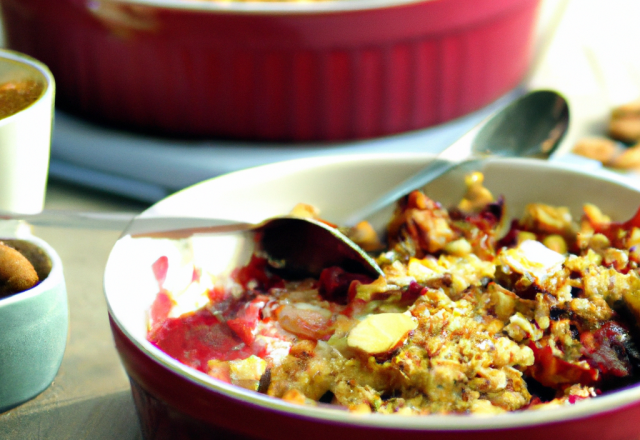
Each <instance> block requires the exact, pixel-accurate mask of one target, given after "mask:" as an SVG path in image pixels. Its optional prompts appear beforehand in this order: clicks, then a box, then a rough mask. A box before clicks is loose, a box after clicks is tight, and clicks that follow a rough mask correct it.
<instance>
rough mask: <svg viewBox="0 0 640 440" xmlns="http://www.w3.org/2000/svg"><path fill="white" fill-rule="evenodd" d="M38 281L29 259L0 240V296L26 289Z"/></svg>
mask: <svg viewBox="0 0 640 440" xmlns="http://www.w3.org/2000/svg"><path fill="white" fill-rule="evenodd" d="M38 281H39V278H38V274H37V273H36V270H35V269H34V268H33V265H32V264H31V263H30V262H29V260H27V258H26V257H25V256H23V255H22V254H21V253H20V252H18V251H17V250H15V249H13V248H12V247H9V246H7V245H6V244H4V243H2V242H0V297H3V296H7V295H13V294H14V293H19V292H23V291H25V290H28V289H30V288H32V287H33V286H35V285H36V284H37V283H38Z"/></svg>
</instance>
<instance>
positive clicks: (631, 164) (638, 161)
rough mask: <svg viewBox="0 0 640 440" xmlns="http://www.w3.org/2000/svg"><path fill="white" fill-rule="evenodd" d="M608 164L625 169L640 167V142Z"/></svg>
mask: <svg viewBox="0 0 640 440" xmlns="http://www.w3.org/2000/svg"><path fill="white" fill-rule="evenodd" d="M608 165H609V166H611V167H613V168H619V169H623V170H632V169H640V143H639V144H636V145H634V146H633V147H630V148H627V149H626V150H624V151H623V152H622V153H621V154H620V155H618V156H616V157H615V158H614V159H613V160H611V161H610V162H609V163H608Z"/></svg>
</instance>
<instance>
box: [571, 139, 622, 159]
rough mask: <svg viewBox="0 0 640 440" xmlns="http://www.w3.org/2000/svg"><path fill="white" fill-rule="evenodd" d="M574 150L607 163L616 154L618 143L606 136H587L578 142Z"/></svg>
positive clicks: (576, 152)
mask: <svg viewBox="0 0 640 440" xmlns="http://www.w3.org/2000/svg"><path fill="white" fill-rule="evenodd" d="M572 151H573V153H575V154H578V155H580V156H583V157H588V158H589V159H593V160H597V161H599V162H602V163H603V164H607V163H609V162H610V161H611V160H613V158H614V157H615V156H616V153H617V151H618V145H617V143H616V141H614V140H612V139H609V138H606V137H601V136H594V137H586V138H584V139H580V140H579V141H578V142H576V144H575V145H574V147H573V150H572Z"/></svg>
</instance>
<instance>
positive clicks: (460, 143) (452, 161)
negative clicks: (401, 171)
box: [344, 128, 477, 226]
mask: <svg viewBox="0 0 640 440" xmlns="http://www.w3.org/2000/svg"><path fill="white" fill-rule="evenodd" d="M476 131H477V128H475V129H472V130H471V131H469V132H468V133H467V134H465V135H464V136H463V137H462V138H460V139H459V140H457V141H456V142H454V143H453V144H451V145H450V146H448V147H447V148H445V149H444V150H442V151H441V152H440V153H439V154H438V155H437V156H436V157H435V158H434V159H433V161H431V162H430V163H429V165H427V166H426V167H425V168H423V169H421V170H420V171H418V172H417V173H416V174H414V175H412V176H411V177H409V178H408V179H406V180H404V181H403V182H402V183H400V184H399V185H396V186H395V187H394V188H392V189H391V190H389V191H387V192H386V193H384V194H383V195H382V196H380V197H378V198H377V199H376V200H374V201H373V202H371V203H368V204H367V205H366V206H365V207H364V208H361V209H359V210H358V211H356V212H355V213H353V214H351V215H350V216H349V217H348V218H347V219H346V221H345V222H344V224H345V225H347V226H354V225H356V224H358V223H359V222H360V221H362V220H365V219H367V218H368V217H370V216H371V215H373V214H375V213H376V212H378V211H380V210H382V209H384V208H386V207H388V206H389V205H391V204H393V203H395V202H396V201H397V200H398V199H399V198H401V197H404V196H406V195H407V194H409V193H410V192H411V191H413V190H416V189H420V188H422V187H423V186H425V185H426V184H427V183H429V182H431V181H433V180H435V179H436V178H438V177H440V176H442V175H443V174H445V173H446V172H448V171H450V170H452V169H453V168H455V167H457V166H458V165H460V164H461V163H463V162H465V161H466V160H467V159H468V158H469V157H470V155H471V140H472V139H473V136H474V135H475V132H476Z"/></svg>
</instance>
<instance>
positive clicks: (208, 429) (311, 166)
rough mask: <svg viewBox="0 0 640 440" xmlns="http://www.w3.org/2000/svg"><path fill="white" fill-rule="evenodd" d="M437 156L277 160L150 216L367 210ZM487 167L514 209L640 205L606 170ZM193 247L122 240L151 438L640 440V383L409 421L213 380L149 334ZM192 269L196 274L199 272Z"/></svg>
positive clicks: (138, 399) (125, 306) (130, 328)
mask: <svg viewBox="0 0 640 440" xmlns="http://www.w3.org/2000/svg"><path fill="white" fill-rule="evenodd" d="M429 160H431V157H430V156H428V155H420V154H410V155H398V154H395V155H379V154H377V155H354V156H349V157H346V158H345V157H344V156H342V157H322V158H312V159H302V160H296V161H291V162H282V163H277V164H271V165H266V166H261V167H257V168H253V169H249V170H244V171H239V172H236V173H232V174H228V175H225V176H221V177H218V178H215V179H212V180H208V181H206V182H203V183H201V184H198V185H195V186H193V187H191V188H189V189H186V190H184V191H182V192H179V193H177V194H175V195H173V196H170V197H169V198H167V199H165V200H163V201H161V202H159V203H158V204H156V205H154V206H153V207H152V208H151V209H150V210H149V211H147V212H145V213H144V214H143V216H144V217H156V216H194V217H206V216H209V217H213V218H216V217H217V218H227V219H235V220H240V221H249V222H257V221H259V220H261V219H264V218H266V217H270V216H274V215H278V214H283V213H286V212H288V211H289V210H290V209H291V207H292V206H293V205H295V204H296V203H298V202H300V201H304V202H308V203H312V204H314V205H316V206H317V207H319V208H320V209H321V213H322V215H323V217H325V218H326V219H328V220H330V221H332V220H335V219H339V218H344V217H345V216H346V214H347V213H349V212H353V210H357V209H358V208H360V207H362V206H363V205H364V203H365V202H366V201H367V200H371V199H372V197H373V195H374V194H379V193H380V192H381V191H383V190H384V189H387V188H388V187H389V185H393V184H396V183H398V182H400V181H401V180H403V179H404V178H405V177H406V176H407V175H408V174H411V173H413V172H415V171H417V170H418V169H420V168H421V167H422V166H424V165H425V164H426V163H427V162H428V161H429ZM483 172H484V173H485V183H486V185H487V187H488V188H489V189H490V190H491V191H492V192H493V194H503V195H504V196H505V199H506V201H507V206H508V210H509V213H511V214H513V215H517V214H518V213H520V212H523V210H524V207H525V205H526V204H527V203H530V202H532V201H537V202H541V203H549V204H554V205H561V206H562V205H563V206H567V207H568V208H569V209H570V210H571V212H572V214H573V215H574V218H577V217H578V216H579V215H580V212H581V208H582V205H583V204H584V203H586V202H591V203H595V204H596V205H598V206H599V207H600V208H601V209H602V210H603V212H606V213H608V214H609V215H610V216H611V217H612V218H613V219H614V220H626V219H628V218H630V217H631V216H632V215H633V214H634V212H635V210H636V209H637V207H638V205H639V204H640V186H638V185H635V186H634V185H632V184H630V183H628V182H625V181H623V180H622V179H623V178H622V177H620V176H618V175H613V174H606V173H604V172H593V171H589V170H587V171H585V170H577V169H573V168H568V167H567V166H566V165H565V166H562V165H557V164H554V163H552V162H543V161H534V160H515V159H511V160H496V161H493V162H489V163H486V164H485V165H484V167H483ZM327 182H330V184H327ZM559 188H560V189H559ZM463 193H464V184H463V175H462V173H461V172H459V171H455V172H452V173H450V174H448V175H446V176H444V177H443V178H441V179H439V180H438V181H436V182H434V183H433V184H431V185H430V186H429V187H428V194H429V195H430V196H431V197H433V198H434V199H436V200H440V201H442V202H443V203H444V204H445V206H449V205H450V204H451V203H455V202H457V201H458V200H459V198H460V197H461V196H462V194H463ZM204 201H206V202H204ZM156 221H157V220H156ZM374 226H375V225H374ZM377 226H379V225H377ZM206 240H212V241H207V242H206V243H205V244H206V246H201V247H200V250H202V249H206V250H207V252H208V255H207V258H205V259H202V260H200V261H201V262H202V261H206V262H207V266H208V267H207V270H211V271H213V272H214V273H218V272H217V271H218V270H220V271H221V272H222V270H223V268H225V267H227V266H228V264H229V262H230V261H231V260H232V255H233V254H234V249H233V248H231V247H230V246H229V244H230V242H229V239H228V237H227V236H212V237H207V238H206ZM200 243H201V244H202V242H200ZM185 249H188V248H187V247H184V246H180V247H177V246H175V244H174V243H171V242H169V241H168V240H157V239H138V238H136V239H132V238H131V237H129V236H124V237H123V238H122V239H120V240H119V241H118V242H117V243H116V245H115V247H114V248H113V250H112V252H111V254H110V256H109V260H108V263H107V266H106V270H105V277H104V288H105V294H106V299H107V303H108V306H109V315H110V319H111V327H112V330H113V334H114V338H115V343H116V347H117V349H118V351H119V353H120V356H121V358H122V361H123V364H124V366H125V369H126V371H127V374H128V375H129V377H130V379H131V384H132V390H133V396H134V400H135V404H136V406H137V409H138V414H139V417H140V420H141V426H142V429H143V432H144V435H145V438H146V439H147V440H150V439H154V440H158V439H208V438H240V439H260V440H289V439H291V440H293V439H298V438H301V437H302V438H305V439H310V440H327V439H331V440H354V439H367V440H388V439H389V438H398V439H403V440H424V439H429V440H453V439H462V440H482V439H486V440H507V439H514V438H517V439H518V440H567V439H580V440H602V439H609V440H626V439H632V438H633V439H635V438H638V427H637V420H638V418H640V386H638V385H635V386H632V387H629V388H626V389H622V390H618V391H615V392H611V393H607V394H605V395H602V396H599V397H596V398H593V399H588V400H585V401H581V402H577V403H576V404H573V405H566V406H559V407H555V408H553V409H547V410H537V411H522V412H516V413H509V414H501V415H497V416H464V415H456V416H453V415H451V416H442V415H430V416H415V417H407V416H393V415H380V414H369V415H356V414H352V413H349V412H347V411H344V410H341V409H337V408H320V407H311V406H300V405H294V404H291V403H287V402H284V401H283V400H281V399H275V398H271V397H268V396H266V395H263V394H258V393H255V392H251V391H248V390H245V389H242V388H239V387H234V386H232V385H229V384H226V383H223V382H221V381H218V380H216V379H213V378H211V377H209V376H207V375H205V374H204V373H200V372H198V371H196V370H193V369H191V368H189V367H186V366H185V365H183V364H181V363H179V362H178V361H176V360H174V359H172V358H170V357H169V356H167V355H166V354H164V353H163V352H161V351H160V350H159V349H157V348H156V347H155V346H153V345H152V344H151V343H149V342H148V341H147V340H146V329H147V316H148V315H147V313H148V310H149V307H150V304H151V303H152V301H153V300H154V299H155V297H156V294H157V292H158V284H157V281H156V280H155V278H154V276H153V273H152V269H151V265H152V264H153V262H154V261H155V260H156V259H157V258H158V257H159V256H161V255H167V256H168V257H169V258H174V257H175V258H182V257H183V256H184V254H183V253H182V251H183V250H185ZM192 249H196V248H195V247H194V248H192ZM194 255H196V253H195V251H194ZM191 275H192V271H188V272H187V276H188V277H191Z"/></svg>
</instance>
